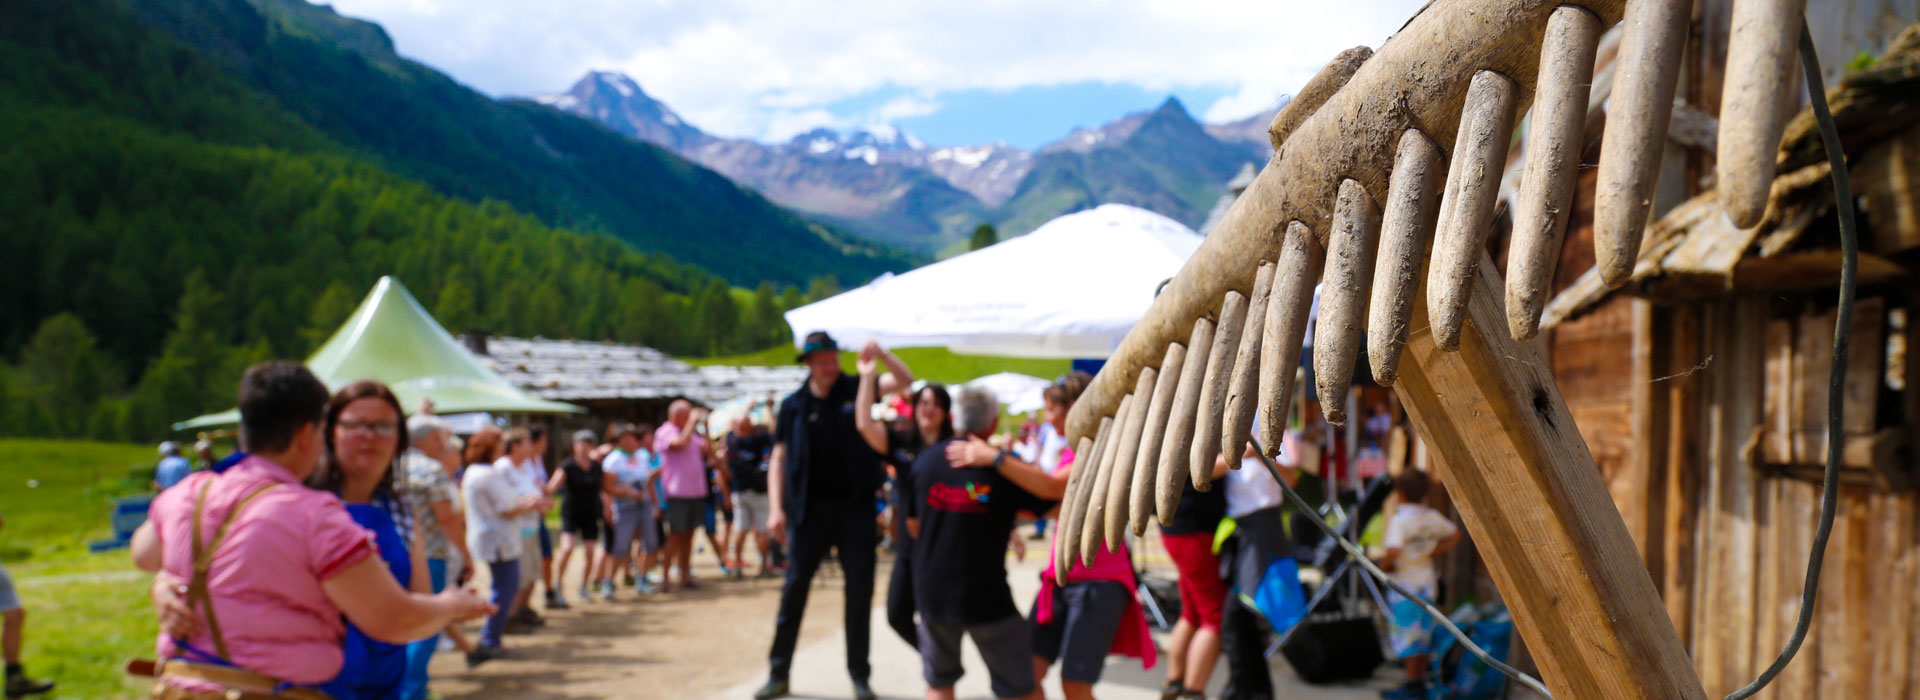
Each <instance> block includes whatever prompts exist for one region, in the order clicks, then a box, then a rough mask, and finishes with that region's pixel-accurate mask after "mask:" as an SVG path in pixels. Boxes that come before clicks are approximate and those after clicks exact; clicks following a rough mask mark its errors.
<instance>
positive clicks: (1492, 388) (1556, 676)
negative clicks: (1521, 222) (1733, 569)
mask: <svg viewBox="0 0 1920 700" xmlns="http://www.w3.org/2000/svg"><path fill="white" fill-rule="evenodd" d="M1498 269H1499V268H1497V267H1495V266H1494V264H1493V263H1492V262H1491V261H1490V260H1483V261H1482V262H1481V265H1480V271H1479V275H1478V276H1477V279H1476V280H1475V281H1474V289H1473V292H1472V295H1471V297H1472V301H1471V303H1470V304H1469V305H1468V322H1467V327H1466V330H1465V331H1464V332H1462V334H1461V339H1460V341H1461V342H1460V349H1459V350H1458V351H1457V352H1442V351H1440V350H1438V349H1437V348H1435V347H1434V342H1433V336H1432V333H1431V331H1430V330H1428V329H1429V328H1430V326H1429V322H1428V321H1427V320H1426V319H1425V318H1424V315H1425V309H1426V304H1425V302H1424V300H1423V301H1416V302H1415V303H1414V309H1415V318H1414V321H1413V327H1414V328H1415V329H1418V330H1416V331H1415V332H1414V333H1413V334H1412V337H1411V338H1409V339H1408V342H1407V349H1406V354H1405V355H1404V356H1403V358H1402V362H1401V366H1400V379H1399V381H1398V382H1396V383H1395V384H1394V390H1395V391H1397V392H1399V395H1400V400H1401V402H1402V403H1404V404H1405V405H1406V406H1407V409H1408V411H1409V412H1410V413H1411V414H1412V416H1413V419H1414V421H1415V425H1417V426H1418V427H1419V429H1420V431H1421V433H1422V435H1423V436H1425V438H1426V439H1427V441H1428V443H1429V444H1430V445H1431V446H1432V448H1433V449H1434V450H1435V451H1437V453H1438V454H1439V455H1440V458H1439V459H1438V465H1439V471H1440V475H1441V479H1442V481H1444V482H1445V483H1446V486H1447V489H1448V491H1449V492H1450V493H1451V494H1452V495H1453V497H1454V501H1455V504H1456V507H1457V508H1458V509H1459V511H1460V514H1461V518H1462V519H1463V520H1465V521H1466V524H1467V529H1468V531H1469V532H1471V533H1472V535H1473V538H1474V541H1475V543H1476V544H1477V545H1478V546H1479V548H1480V551H1481V555H1482V556H1483V557H1485V558H1486V561H1487V565H1488V568H1490V569H1491V570H1492V572H1493V577H1494V581H1495V582H1496V583H1497V584H1499V586H1500V591H1501V594H1502V596H1503V597H1504V598H1505V599H1506V600H1507V604H1508V606H1509V608H1510V609H1511V610H1512V611H1513V616H1514V619H1515V621H1516V622H1517V623H1518V624H1517V627H1519V629H1520V634H1521V636H1522V638H1524V639H1525V641H1526V643H1527V647H1528V648H1529V649H1531V650H1532V652H1533V655H1534V658H1535V659H1536V660H1537V661H1538V662H1539V664H1540V669H1541V671H1542V672H1543V673H1544V675H1545V680H1546V683H1547V686H1548V687H1549V688H1550V689H1552V691H1553V694H1554V697H1556V698H1560V699H1561V700H1575V699H1585V698H1606V699H1608V700H1613V699H1622V700H1625V699H1634V698H1641V699H1645V700H1654V699H1659V700H1705V698H1706V693H1705V691H1704V690H1702V688H1701V685H1700V679H1699V678H1698V677H1697V676H1695V675H1694V671H1693V667H1692V664H1691V663H1690V662H1689V661H1688V659H1687V654H1686V650H1685V648H1684V647H1683V646H1682V645H1681V643H1680V637H1679V635H1678V634H1677V633H1675V631H1674V627H1673V623H1672V622H1671V621H1670V620H1668V619H1667V614H1666V608H1665V607H1664V606H1662V605H1661V602H1660V596H1659V594H1658V592H1656V591H1655V590H1654V587H1653V579H1652V578H1651V577H1649V576H1648V575H1647V569H1646V567H1645V566H1644V565H1643V564H1642V563H1641V560H1640V554H1639V552H1638V551H1637V550H1636V549H1635V548H1634V545H1633V538H1632V537H1630V536H1628V534H1627V529H1626V526H1625V525H1624V524H1623V523H1622V522H1621V519H1620V515H1619V513H1618V512H1617V511H1616V510H1614V506H1613V501H1612V499H1611V498H1610V497H1609V496H1608V493H1607V488H1606V485H1605V484H1604V483H1603V482H1602V481H1601V479H1600V473H1599V470H1598V469H1597V468H1596V467H1595V466H1594V462H1593V455H1592V453H1590V452H1588V451H1587V445H1586V443H1585V442H1584V441H1583V440H1581V438H1580V433H1579V431H1578V430H1577V429H1576V428H1575V426H1574V423H1573V416H1572V414H1570V413H1569V412H1568V411H1567V406H1566V402H1565V401H1564V400H1562V399H1561V397H1560V392H1559V389H1557V388H1556V387H1555V386H1554V382H1553V375H1552V373H1551V371H1550V368H1549V367H1547V366H1546V364H1545V363H1544V362H1541V361H1540V356H1539V355H1538V354H1537V353H1535V352H1534V350H1533V348H1531V347H1529V346H1528V345H1526V344H1524V343H1517V342H1514V341H1513V340H1512V338H1510V337H1509V336H1508V335H1507V332H1506V314H1505V311H1504V310H1503V309H1502V308H1501V298H1502V297H1501V289H1502V283H1501V281H1500V278H1499V275H1498V274H1497V270H1498Z"/></svg>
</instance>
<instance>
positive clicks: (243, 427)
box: [132, 362, 489, 700]
mask: <svg viewBox="0 0 1920 700" xmlns="http://www.w3.org/2000/svg"><path fill="white" fill-rule="evenodd" d="M238 403H239V405H240V442H241V446H242V448H243V449H244V450H246V452H247V453H248V454H247V455H246V456H245V457H244V458H243V459H240V460H239V461H237V462H236V463H235V464H233V465H232V466H231V467H229V468H227V469H225V470H224V471H219V472H215V471H204V472H199V473H196V474H194V475H192V476H190V477H188V478H187V479H186V480H185V481H182V482H181V483H180V484H179V486H180V488H175V489H169V490H168V491H167V492H166V493H163V494H161V495H160V496H159V497H157V498H155V499H154V501H153V505H152V507H151V509H150V510H149V515H148V520H147V523H146V524H145V525H142V526H141V527H140V529H139V531H137V532H136V533H135V535H134V540H133V547H132V552H133V557H134V562H135V563H136V564H137V565H138V566H140V568H141V569H143V570H146V571H152V572H158V573H159V574H160V575H159V576H157V577H156V579H155V583H154V589H155V591H154V592H155V602H156V604H158V605H159V606H160V608H161V615H162V618H163V622H165V623H166V624H165V628H166V631H165V632H163V633H162V634H161V635H160V638H159V641H158V645H157V647H158V649H157V651H158V653H159V655H160V657H161V658H162V659H163V661H162V662H161V663H160V664H159V666H158V667H157V669H156V676H157V677H158V680H157V681H156V682H155V684H154V687H153V691H152V696H153V697H155V698H165V699H168V700H174V699H179V700H203V699H204V700H213V699H215V698H225V697H228V696H229V695H230V694H238V695H244V696H258V697H284V698H298V699H303V700H304V699H313V698H327V697H342V698H344V697H352V696H351V695H347V693H349V692H351V691H350V690H348V691H343V690H341V688H342V686H341V685H340V684H341V682H342V681H346V680H349V678H350V677H349V676H345V675H343V674H342V666H343V664H344V663H345V662H346V659H347V656H348V646H347V644H346V641H347V637H348V624H349V623H350V624H351V625H352V626H353V627H354V628H355V629H356V630H357V633H358V634H360V635H363V636H364V637H365V638H366V639H369V640H371V641H375V642H380V643H386V644H404V643H406V642H409V641H413V640H415V639H423V638H426V637H429V636H432V635H433V634H434V633H435V632H436V631H438V630H439V629H440V628H443V627H446V626H447V625H449V624H452V623H454V622H459V621H465V620H470V619H473V618H476V617H479V616H481V615H484V614H486V613H487V612H488V611H489V607H488V606H487V604H486V603H484V602H482V601H480V600H479V599H478V598H476V597H474V596H473V595H472V594H471V593H469V592H467V591H465V590H463V589H458V588H455V589H449V590H448V591H446V592H444V593H440V594H437V595H432V594H425V593H417V592H411V591H409V590H408V589H407V587H405V586H402V585H401V583H400V581H399V580H398V579H397V578H396V577H395V575H394V572H393V570H392V569H391V568H390V567H389V565H388V562H387V561H385V560H383V559H382V558H381V557H380V556H379V555H380V543H379V542H378V541H377V540H376V533H373V532H369V531H368V529H367V528H366V527H364V526H362V525H361V524H359V523H358V522H356V521H355V519H354V517H353V516H352V515H351V514H349V512H348V510H347V508H346V506H345V505H343V504H342V503H341V499H340V497H338V496H335V495H334V494H331V493H328V492H326V491H321V490H316V489H311V488H308V487H306V486H304V485H303V484H302V482H303V481H304V480H305V479H307V478H309V477H311V476H313V473H314V471H315V469H316V467H317V466H318V463H319V461H320V458H321V456H322V454H323V453H324V452H325V447H326V443H327V437H326V433H327V430H326V425H325V423H324V420H325V418H326V414H327V405H328V395H327V388H326V385H324V384H322V383H320V380H319V379H318V378H315V377H314V376H313V374H312V373H311V372H308V371H307V369H306V368H305V367H302V366H300V365H299V364H296V363H289V362H268V363H263V364H260V365H255V366H254V367H252V368H250V369H248V370H247V373H246V375H245V376H244V377H243V378H242V379H241V381H240V391H239V401H238ZM396 413H397V411H396ZM395 420H396V422H397V420H398V419H397V416H396V418H395ZM368 422H374V421H372V419H369V420H368ZM396 429H397V428H396ZM366 431H367V429H365V428H357V429H355V432H366ZM371 432H372V433H374V434H375V435H376V436H377V434H378V432H379V431H378V430H377V429H373V430H372V431H371ZM369 496H371V494H369ZM402 549H404V547H402ZM322 687H325V688H327V689H328V690H329V691H332V692H331V693H330V692H323V691H322V690H319V688H322Z"/></svg>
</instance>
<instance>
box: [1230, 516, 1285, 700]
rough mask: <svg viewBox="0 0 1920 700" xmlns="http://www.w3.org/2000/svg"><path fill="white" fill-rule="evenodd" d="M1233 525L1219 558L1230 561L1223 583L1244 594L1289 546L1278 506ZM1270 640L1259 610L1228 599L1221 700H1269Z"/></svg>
mask: <svg viewBox="0 0 1920 700" xmlns="http://www.w3.org/2000/svg"><path fill="white" fill-rule="evenodd" d="M1235 521H1236V522H1237V524H1238V527H1236V528H1235V530H1234V535H1233V536H1232V537H1229V538H1227V541H1226V543H1225V544H1224V545H1223V546H1222V547H1221V551H1220V555H1221V557H1220V558H1221V559H1222V560H1225V561H1227V562H1230V569H1231V570H1230V571H1229V572H1228V581H1229V582H1231V583H1232V584H1233V585H1234V587H1235V588H1238V589H1239V590H1242V591H1245V590H1248V589H1249V588H1251V587H1252V586H1253V584H1254V583H1256V582H1258V581H1259V580H1260V577H1261V576H1262V575H1263V574H1264V573H1265V572H1266V570H1267V565H1268V564H1269V563H1271V562H1272V561H1273V560H1274V559H1275V558H1277V557H1283V556H1288V555H1290V554H1291V552H1292V545H1291V543H1290V542H1289V541H1288V540H1287V535H1286V529H1285V528H1284V527H1282V525H1281V522H1280V508H1278V507H1274V508H1267V509H1265V510H1258V511H1254V512H1252V513H1247V514H1246V515H1242V516H1240V517H1238V518H1235ZM1270 639H1271V635H1270V633H1269V632H1268V631H1267V623H1266V620H1264V619H1262V618H1261V616H1260V611H1258V610H1255V609H1254V608H1253V607H1252V606H1249V605H1247V604H1246V603H1245V602H1244V601H1242V600H1241V598H1240V596H1232V597H1229V598H1228V599H1227V605H1226V610H1225V611H1224V613H1223V614H1222V615H1221V620H1220V652H1221V655H1223V656H1225V657H1227V687H1226V689H1225V691H1224V692H1222V693H1221V695H1220V697H1221V700H1273V676H1272V673H1271V671H1270V670H1269V669H1268V667H1267V656H1266V652H1267V642H1268V641H1269V640H1270Z"/></svg>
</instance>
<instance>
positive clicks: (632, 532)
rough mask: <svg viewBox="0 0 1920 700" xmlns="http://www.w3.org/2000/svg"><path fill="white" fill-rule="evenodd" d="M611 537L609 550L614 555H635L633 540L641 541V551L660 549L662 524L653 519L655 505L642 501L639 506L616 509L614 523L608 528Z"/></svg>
mask: <svg viewBox="0 0 1920 700" xmlns="http://www.w3.org/2000/svg"><path fill="white" fill-rule="evenodd" d="M607 532H608V533H609V537H610V539H608V541H607V551H608V552H610V553H612V554H613V556H616V557H621V558H626V557H630V556H633V542H634V540H635V539H636V538H637V539H638V540H639V541H640V551H641V552H642V553H645V554H653V553H655V552H658V551H660V524H659V523H658V522H655V521H654V519H653V507H652V506H650V505H647V504H644V503H642V504H641V505H640V507H638V508H627V509H623V510H616V511H614V513H613V524H612V525H611V526H609V527H608V528H607Z"/></svg>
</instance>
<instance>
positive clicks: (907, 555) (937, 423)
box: [853, 341, 953, 649]
mask: <svg viewBox="0 0 1920 700" xmlns="http://www.w3.org/2000/svg"><path fill="white" fill-rule="evenodd" d="M883 360H884V361H885V362H886V363H887V364H888V369H889V370H890V371H889V373H888V375H887V376H892V377H898V378H899V379H904V380H905V383H906V384H907V385H908V386H910V387H911V388H912V392H913V394H912V398H913V404H912V406H913V427H912V428H911V429H908V430H889V429H888V428H887V424H886V423H883V422H881V421H879V420H875V419H874V417H873V408H872V407H873V402H874V401H875V399H877V398H878V397H879V389H880V381H879V374H878V373H879V370H880V363H881V362H882V361H883ZM855 368H856V369H858V370H859V372H860V390H859V393H857V394H855V395H854V400H853V426H854V428H855V429H856V430H858V431H859V432H860V438H861V439H862V440H865V441H866V443H867V446H868V447H872V448H873V451H874V452H877V453H879V454H880V455H881V457H882V458H884V459H885V460H886V463H887V473H888V475H889V476H890V477H892V480H893V483H894V489H893V494H894V501H895V502H894V503H893V509H894V512H895V513H898V512H899V511H900V503H899V499H901V498H910V497H911V494H907V493H904V490H903V489H901V488H900V482H901V478H902V477H904V476H905V474H904V473H903V472H904V471H905V470H908V469H912V468H913V461H914V460H915V459H917V458H919V456H920V453H921V451H923V450H925V449H927V447H928V446H929V445H934V444H938V443H940V442H941V441H943V440H946V439H948V438H951V437H953V421H952V420H951V416H952V413H953V397H951V396H949V395H948V394H947V388H946V387H944V386H941V385H940V384H938V383H936V382H927V381H914V380H913V375H912V374H911V373H909V371H908V370H907V368H906V365H904V364H901V363H900V362H899V361H898V360H896V359H893V356H892V355H890V354H888V353H887V352H886V351H885V350H882V349H880V345H879V344H878V343H875V342H873V341H867V344H866V345H865V346H864V347H862V348H861V349H860V359H859V361H858V362H857V363H856V364H855ZM896 381H898V380H896ZM906 523H907V521H906V518H901V517H897V516H896V517H895V518H894V519H893V538H894V539H893V541H895V542H898V543H900V548H899V552H898V553H896V554H895V555H894V558H893V573H892V576H891V578H889V579H888V583H887V626H889V627H892V628H893V631H894V632H896V633H898V634H899V635H900V638H901V639H904V640H906V642H907V645H908V646H911V647H913V648H915V649H919V648H920V633H919V631H918V627H917V626H915V624H914V621H913V616H914V612H915V610H914V603H913V568H912V566H911V565H910V562H911V561H912V560H913V537H912V536H911V535H909V534H908V533H907V524H906Z"/></svg>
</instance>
